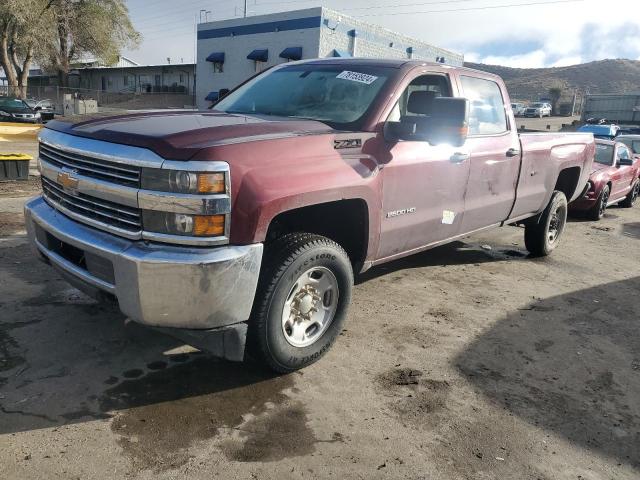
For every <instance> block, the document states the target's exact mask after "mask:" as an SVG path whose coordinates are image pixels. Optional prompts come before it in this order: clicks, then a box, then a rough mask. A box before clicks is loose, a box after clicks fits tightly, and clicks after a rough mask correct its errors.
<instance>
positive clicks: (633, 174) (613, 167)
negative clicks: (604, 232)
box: [569, 139, 640, 220]
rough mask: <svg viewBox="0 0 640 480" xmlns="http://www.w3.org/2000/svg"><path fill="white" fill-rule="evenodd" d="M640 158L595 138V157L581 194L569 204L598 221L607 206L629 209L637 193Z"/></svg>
mask: <svg viewBox="0 0 640 480" xmlns="http://www.w3.org/2000/svg"><path fill="white" fill-rule="evenodd" d="M639 176H640V159H638V158H634V156H633V154H632V153H631V151H630V150H629V147H627V146H626V145H625V144H624V143H621V142H613V141H609V140H599V139H596V158H595V161H594V162H593V169H592V172H591V177H590V178H589V183H588V185H587V189H586V191H585V194H584V195H583V196H582V197H580V198H579V199H577V200H576V201H574V202H572V203H571V204H570V205H569V210H570V211H572V212H584V213H586V215H587V217H589V218H590V219H592V220H600V219H601V218H602V217H603V216H604V212H605V210H606V209H607V207H609V206H611V205H615V204H616V203H618V204H620V206H622V207H627V208H629V207H633V205H634V204H635V203H636V200H637V199H638V193H640V179H639V178H638V177H639Z"/></svg>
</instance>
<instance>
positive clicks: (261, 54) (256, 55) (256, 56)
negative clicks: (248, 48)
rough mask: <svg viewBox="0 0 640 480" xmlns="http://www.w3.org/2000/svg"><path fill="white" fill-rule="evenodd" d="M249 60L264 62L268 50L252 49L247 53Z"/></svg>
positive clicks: (267, 55) (267, 57)
mask: <svg viewBox="0 0 640 480" xmlns="http://www.w3.org/2000/svg"><path fill="white" fill-rule="evenodd" d="M247 58H248V59H249V60H255V61H256V62H266V61H267V60H269V50H266V49H265V50H254V51H253V52H251V53H250V54H249V55H247Z"/></svg>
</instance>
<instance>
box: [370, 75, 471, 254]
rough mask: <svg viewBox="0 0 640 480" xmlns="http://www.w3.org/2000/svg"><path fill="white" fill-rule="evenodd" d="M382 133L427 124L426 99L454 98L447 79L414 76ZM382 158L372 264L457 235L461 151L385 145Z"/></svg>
mask: <svg viewBox="0 0 640 480" xmlns="http://www.w3.org/2000/svg"><path fill="white" fill-rule="evenodd" d="M398 91H399V92H402V93H401V95H400V97H399V99H398V100H397V102H396V103H395V106H394V107H393V109H392V111H391V114H390V115H389V117H388V118H387V119H386V124H385V130H387V131H388V129H390V128H391V127H393V126H397V125H398V124H403V123H409V124H410V123H412V122H413V123H417V122H421V121H425V122H428V120H429V115H428V113H424V112H425V109H426V110H427V111H428V108H429V107H428V104H429V102H430V99H432V98H436V97H442V96H444V97H447V96H452V95H455V96H457V93H458V92H457V86H456V85H455V84H454V83H452V81H451V75H447V74H442V73H438V72H433V73H431V72H429V71H425V70H423V71H414V73H412V74H409V75H408V76H407V78H406V79H405V80H404V81H403V84H402V87H401V88H400V89H398ZM387 148H388V152H387V154H388V157H389V158H390V161H389V162H388V163H387V164H386V165H385V167H384V169H383V171H382V175H383V179H382V183H383V187H382V188H383V192H382V206H383V212H382V219H381V232H380V246H379V250H378V259H383V258H389V257H393V256H397V255H401V254H403V253H406V252H411V251H415V250H419V249H420V248H422V247H424V246H427V245H431V244H433V243H437V242H439V241H442V240H445V239H448V238H451V237H455V236H456V235H458V234H459V233H460V228H461V225H462V217H463V212H464V195H465V190H466V187H467V179H468V177H469V160H468V151H467V149H466V147H461V148H457V147H452V146H450V145H439V146H432V145H430V144H429V143H428V142H426V141H423V140H392V139H391V140H389V139H388V140H387Z"/></svg>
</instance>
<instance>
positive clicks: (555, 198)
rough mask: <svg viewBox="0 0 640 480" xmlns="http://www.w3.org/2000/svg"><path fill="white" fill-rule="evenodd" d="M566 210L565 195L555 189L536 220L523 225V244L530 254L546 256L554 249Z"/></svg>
mask: <svg viewBox="0 0 640 480" xmlns="http://www.w3.org/2000/svg"><path fill="white" fill-rule="evenodd" d="M567 211H568V205H567V197H566V196H565V195H564V193H562V192H559V191H555V192H553V195H552V196H551V200H550V201H549V205H547V208H545V209H544V212H542V213H541V214H540V217H539V218H538V219H537V220H538V221H537V222H536V221H533V220H532V221H531V222H529V223H527V224H526V225H525V228H524V244H525V246H526V248H527V250H528V251H529V253H531V255H533V256H534V257H546V256H547V255H549V254H550V253H551V252H552V251H554V250H555V249H556V247H557V246H558V244H559V243H560V238H561V237H562V233H563V232H564V228H565V226H566V224H567Z"/></svg>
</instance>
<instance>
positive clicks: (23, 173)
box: [0, 153, 33, 181]
mask: <svg viewBox="0 0 640 480" xmlns="http://www.w3.org/2000/svg"><path fill="white" fill-rule="evenodd" d="M32 159H33V157H32V156H31V155H25V154H23V153H0V181H2V180H27V179H28V178H29V161H31V160H32Z"/></svg>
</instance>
